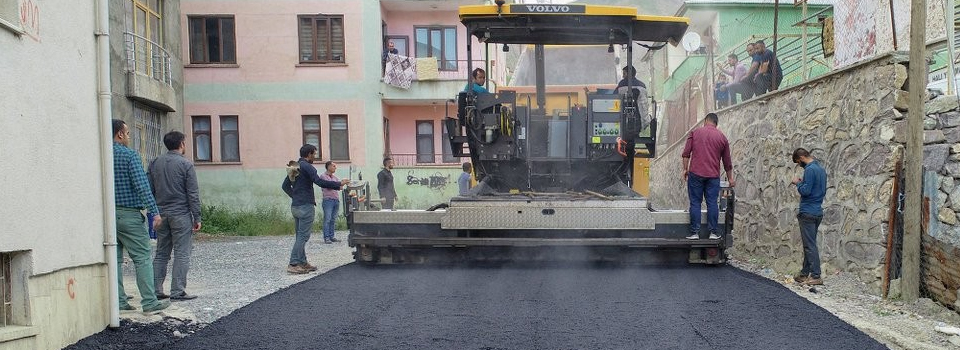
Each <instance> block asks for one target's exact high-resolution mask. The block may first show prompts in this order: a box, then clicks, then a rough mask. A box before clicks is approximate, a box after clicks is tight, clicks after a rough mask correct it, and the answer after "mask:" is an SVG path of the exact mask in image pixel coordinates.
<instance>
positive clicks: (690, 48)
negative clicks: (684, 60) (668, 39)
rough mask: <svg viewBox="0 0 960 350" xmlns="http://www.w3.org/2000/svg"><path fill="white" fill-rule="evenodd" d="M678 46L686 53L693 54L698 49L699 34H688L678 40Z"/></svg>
mask: <svg viewBox="0 0 960 350" xmlns="http://www.w3.org/2000/svg"><path fill="white" fill-rule="evenodd" d="M680 46H682V47H683V49H684V50H687V52H694V51H697V50H699V49H700V34H697V33H694V32H689V33H687V34H684V35H683V39H680Z"/></svg>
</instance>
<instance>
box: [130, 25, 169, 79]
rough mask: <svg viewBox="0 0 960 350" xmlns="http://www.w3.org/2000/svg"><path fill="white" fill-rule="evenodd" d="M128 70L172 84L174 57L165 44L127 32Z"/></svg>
mask: <svg viewBox="0 0 960 350" xmlns="http://www.w3.org/2000/svg"><path fill="white" fill-rule="evenodd" d="M123 34H124V36H123V37H124V43H125V45H126V50H127V71H128V72H136V73H139V74H143V75H145V76H148V77H151V78H153V79H155V80H157V81H160V82H162V83H164V84H167V85H171V86H172V80H173V79H172V78H171V77H172V73H171V72H172V71H173V70H172V62H171V61H172V59H171V58H170V53H168V52H167V50H164V49H163V46H160V45H159V44H157V43H155V42H153V41H150V39H147V38H145V37H142V36H140V35H137V34H134V33H130V32H126V33H123Z"/></svg>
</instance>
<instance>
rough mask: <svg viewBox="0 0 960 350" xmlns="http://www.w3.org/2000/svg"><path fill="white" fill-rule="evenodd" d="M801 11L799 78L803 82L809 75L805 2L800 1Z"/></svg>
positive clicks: (805, 0) (804, 0)
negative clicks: (801, 54) (801, 61)
mask: <svg viewBox="0 0 960 350" xmlns="http://www.w3.org/2000/svg"><path fill="white" fill-rule="evenodd" d="M800 2H801V6H803V7H802V9H801V11H800V16H802V17H803V36H802V37H801V39H800V41H801V42H803V66H801V72H802V73H803V74H801V76H802V77H803V80H804V81H806V80H807V77H809V74H808V72H807V0H800Z"/></svg>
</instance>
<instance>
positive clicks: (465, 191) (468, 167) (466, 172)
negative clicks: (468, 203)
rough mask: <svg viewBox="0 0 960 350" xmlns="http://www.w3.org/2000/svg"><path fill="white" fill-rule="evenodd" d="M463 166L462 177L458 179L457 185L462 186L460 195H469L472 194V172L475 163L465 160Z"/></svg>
mask: <svg viewBox="0 0 960 350" xmlns="http://www.w3.org/2000/svg"><path fill="white" fill-rule="evenodd" d="M461 168H463V172H462V173H460V178H458V179H457V187H459V188H460V192H459V195H460V196H467V195H470V172H472V171H473V164H470V162H464V163H463V165H462V166H461Z"/></svg>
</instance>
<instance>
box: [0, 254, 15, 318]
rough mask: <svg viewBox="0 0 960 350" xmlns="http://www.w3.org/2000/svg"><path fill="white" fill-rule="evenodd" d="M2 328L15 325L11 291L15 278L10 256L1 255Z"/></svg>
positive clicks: (0, 301) (0, 297) (0, 302)
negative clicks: (12, 272) (11, 269)
mask: <svg viewBox="0 0 960 350" xmlns="http://www.w3.org/2000/svg"><path fill="white" fill-rule="evenodd" d="M0 283H2V285H0V315H2V316H0V327H6V326H7V325H10V324H12V323H13V307H12V305H11V304H12V303H13V297H12V296H11V289H12V286H13V278H12V277H11V276H10V255H9V254H6V253H0Z"/></svg>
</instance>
